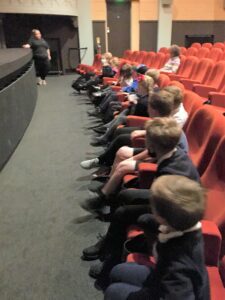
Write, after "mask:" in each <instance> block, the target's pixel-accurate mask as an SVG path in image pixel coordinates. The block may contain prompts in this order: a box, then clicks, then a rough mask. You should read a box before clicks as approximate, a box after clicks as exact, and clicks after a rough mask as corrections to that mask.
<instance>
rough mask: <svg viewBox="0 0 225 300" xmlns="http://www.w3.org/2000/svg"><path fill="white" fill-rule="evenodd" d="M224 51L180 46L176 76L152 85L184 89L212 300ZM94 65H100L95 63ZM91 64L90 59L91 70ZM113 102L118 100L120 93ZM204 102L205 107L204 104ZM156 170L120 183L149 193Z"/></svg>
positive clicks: (216, 281)
mask: <svg viewBox="0 0 225 300" xmlns="http://www.w3.org/2000/svg"><path fill="white" fill-rule="evenodd" d="M224 49H225V43H215V44H211V43H204V44H202V45H201V44H199V43H194V44H192V46H191V47H190V48H188V49H186V48H185V47H181V53H182V54H181V65H180V67H179V70H178V72H177V73H176V74H165V73H161V74H160V77H159V82H158V84H159V87H164V86H167V85H177V86H180V87H181V89H183V90H184V99H183V104H184V107H185V109H186V111H187V112H188V114H189V118H188V120H187V122H186V124H185V125H184V131H185V133H186V136H187V139H188V142H189V154H190V157H191V158H192V160H193V162H194V164H195V165H196V167H197V168H198V171H199V174H200V176H201V183H202V185H203V186H204V187H205V188H206V189H207V208H206V213H205V216H204V221H203V222H202V224H203V234H204V239H205V256H206V264H207V271H208V274H209V280H210V288H211V299H212V300H218V299H221V300H222V299H225V256H224V255H225V203H224V201H225V167H224V158H225V116H224V115H223V112H224V113H225V51H224ZM168 58H169V55H168V49H167V48H166V47H163V48H161V49H160V50H159V51H158V52H153V51H150V52H146V51H131V50H126V51H124V55H123V58H122V59H124V61H127V62H129V63H132V64H134V65H137V64H145V65H147V66H148V67H149V68H158V69H159V68H161V67H162V66H163V65H164V63H165V62H166V61H167V60H168ZM95 59H96V58H95ZM98 61H100V59H99V58H98ZM94 65H95V60H94V62H93V66H92V67H94ZM80 68H81V70H86V69H85V68H86V66H84V67H83V66H82V67H81V66H80ZM82 68H83V69H82ZM87 69H88V68H87ZM108 80H109V81H107V80H106V81H105V79H104V83H109V82H110V80H113V79H108ZM114 80H115V79H114ZM174 80H175V81H174ZM177 80H179V82H178V81H177ZM119 98H120V99H121V101H124V96H122V93H121V94H120V95H119ZM207 99H209V101H210V104H211V105H208V104H204V102H205V101H206V100H207ZM125 105H126V103H125ZM218 107H221V109H219V108H218ZM221 112H222V113H221ZM148 119H149V118H144V117H136V116H128V117H127V126H132V127H139V126H140V127H143V126H144V124H145V122H146V120H148ZM144 143H145V139H144V138H138V139H133V140H132V145H133V146H135V147H143V146H144ZM156 168H157V165H156V164H150V163H146V162H142V163H140V164H139V165H138V170H137V174H136V175H127V176H126V177H125V179H124V182H125V183H127V182H128V181H129V180H130V179H133V178H138V182H139V187H140V188H149V187H150V184H151V182H152V180H153V179H154V175H155V171H156ZM215 224H216V225H215ZM217 226H218V228H219V231H218V229H217ZM141 232H142V231H141V230H140V228H139V229H137V228H135V230H133V231H132V230H131V231H130V232H129V234H128V237H129V238H130V237H132V236H135V235H136V234H138V233H141ZM220 243H221V245H222V246H221V249H220ZM223 256H224V257H223ZM219 259H221V264H220V267H219V266H218V262H219ZM127 260H128V261H135V262H138V263H141V264H146V263H147V264H152V263H153V261H152V260H151V258H149V256H147V255H143V254H137V253H134V254H131V255H129V256H128V258H127Z"/></svg>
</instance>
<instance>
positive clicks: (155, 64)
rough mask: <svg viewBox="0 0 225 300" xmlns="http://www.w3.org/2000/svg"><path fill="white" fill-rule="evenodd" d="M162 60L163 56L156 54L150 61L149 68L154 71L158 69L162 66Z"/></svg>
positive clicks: (162, 54)
mask: <svg viewBox="0 0 225 300" xmlns="http://www.w3.org/2000/svg"><path fill="white" fill-rule="evenodd" d="M164 60H165V54H164V53H161V52H158V53H156V55H155V58H154V60H153V61H152V63H151V66H150V67H151V68H154V69H160V68H161V67H162V66H163V63H164Z"/></svg>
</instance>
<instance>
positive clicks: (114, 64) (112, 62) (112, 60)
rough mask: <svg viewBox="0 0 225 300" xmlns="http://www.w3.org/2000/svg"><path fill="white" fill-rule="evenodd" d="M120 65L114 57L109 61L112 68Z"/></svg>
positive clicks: (118, 60)
mask: <svg viewBox="0 0 225 300" xmlns="http://www.w3.org/2000/svg"><path fill="white" fill-rule="evenodd" d="M119 64H120V59H119V58H118V57H116V56H114V57H113V58H112V59H111V60H110V65H111V66H112V67H118V66H119Z"/></svg>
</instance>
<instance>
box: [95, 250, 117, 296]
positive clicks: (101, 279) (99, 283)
mask: <svg viewBox="0 0 225 300" xmlns="http://www.w3.org/2000/svg"><path fill="white" fill-rule="evenodd" d="M120 262H121V260H120V259H118V257H117V256H113V255H110V256H109V257H108V258H106V260H105V261H104V262H103V265H102V270H101V272H100V274H99V275H98V276H97V280H96V281H95V287H96V288H97V289H98V290H103V291H104V290H105V289H106V288H107V287H108V286H109V284H110V280H109V274H110V272H111V270H112V268H113V267H114V266H116V265H117V264H119V263H120ZM100 267H101V266H100V265H99V267H98V268H99V269H100ZM96 271H98V270H97V267H96ZM89 274H90V273H89Z"/></svg>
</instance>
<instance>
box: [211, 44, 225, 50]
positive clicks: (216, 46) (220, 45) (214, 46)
mask: <svg viewBox="0 0 225 300" xmlns="http://www.w3.org/2000/svg"><path fill="white" fill-rule="evenodd" d="M213 48H220V49H222V50H224V48H225V45H224V43H220V42H217V43H214V45H213Z"/></svg>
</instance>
